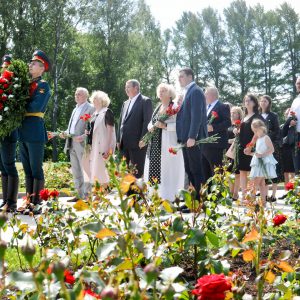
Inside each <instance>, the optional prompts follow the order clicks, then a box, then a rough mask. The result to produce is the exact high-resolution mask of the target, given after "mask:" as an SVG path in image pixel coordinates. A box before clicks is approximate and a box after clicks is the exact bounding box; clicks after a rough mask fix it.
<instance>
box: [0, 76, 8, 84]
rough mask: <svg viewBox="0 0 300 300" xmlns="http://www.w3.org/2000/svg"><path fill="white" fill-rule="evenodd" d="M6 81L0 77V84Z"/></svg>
mask: <svg viewBox="0 0 300 300" xmlns="http://www.w3.org/2000/svg"><path fill="white" fill-rule="evenodd" d="M7 81H8V80H7V79H5V78H3V77H0V83H6V82H7Z"/></svg>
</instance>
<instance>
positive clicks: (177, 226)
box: [172, 217, 184, 232]
mask: <svg viewBox="0 0 300 300" xmlns="http://www.w3.org/2000/svg"><path fill="white" fill-rule="evenodd" d="M172 228H173V230H174V231H175V232H176V231H179V232H183V231H184V228H183V222H182V220H181V218H179V217H177V218H175V219H174V221H173V224H172Z"/></svg>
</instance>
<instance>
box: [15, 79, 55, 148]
mask: <svg viewBox="0 0 300 300" xmlns="http://www.w3.org/2000/svg"><path fill="white" fill-rule="evenodd" d="M50 96H51V91H50V87H49V85H48V83H47V82H46V81H45V80H42V79H41V78H38V79H37V81H36V87H35V89H34V90H33V91H32V95H31V96H30V100H29V102H28V103H27V104H26V111H27V112H29V113H35V112H43V113H44V112H45V110H46V106H47V104H48V101H49V99H50ZM19 140H20V141H21V142H29V143H34V142H42V143H44V142H46V141H47V140H48V137H47V132H46V128H45V121H44V118H40V117H33V116H30V117H25V118H24V120H23V122H22V125H21V126H20V127H19Z"/></svg>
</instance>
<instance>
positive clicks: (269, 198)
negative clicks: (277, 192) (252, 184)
mask: <svg viewBox="0 0 300 300" xmlns="http://www.w3.org/2000/svg"><path fill="white" fill-rule="evenodd" d="M267 201H268V202H276V201H277V199H276V197H274V196H271V197H267Z"/></svg>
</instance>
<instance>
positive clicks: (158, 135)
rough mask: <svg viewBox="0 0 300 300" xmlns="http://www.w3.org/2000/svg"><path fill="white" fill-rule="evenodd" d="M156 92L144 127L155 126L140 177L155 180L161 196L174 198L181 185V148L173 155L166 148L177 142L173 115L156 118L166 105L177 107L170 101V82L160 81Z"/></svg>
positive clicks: (172, 94)
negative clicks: (154, 104) (152, 106)
mask: <svg viewBox="0 0 300 300" xmlns="http://www.w3.org/2000/svg"><path fill="white" fill-rule="evenodd" d="M157 96H158V98H159V99H160V100H161V102H160V103H159V104H158V106H157V107H156V109H155V110H154V112H153V115H152V118H151V121H150V123H149V124H148V130H149V131H153V130H154V128H155V127H156V128H158V129H159V130H156V132H155V134H154V136H153V137H152V139H151V142H150V144H149V145H148V149H147V155H146V161H145V168H144V179H145V181H146V182H149V183H150V185H154V184H155V183H157V184H158V186H159V195H160V196H161V197H162V198H163V199H168V200H170V201H174V199H175V195H176V194H177V192H178V189H182V188H184V177H185V171H184V162H183V155H182V151H181V150H179V151H178V152H177V154H176V155H174V154H171V153H170V152H169V148H171V147H176V146H178V144H177V135H176V115H173V116H171V117H169V118H168V119H167V120H166V121H164V122H161V121H159V119H160V116H162V115H163V114H165V113H166V111H167V109H168V107H173V108H176V107H177V103H175V102H174V98H175V96H176V94H175V90H174V88H173V86H171V85H169V84H164V83H162V84H160V85H159V86H158V87H157Z"/></svg>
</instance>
